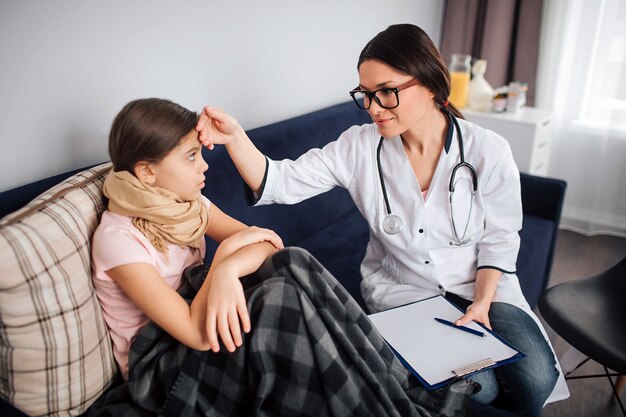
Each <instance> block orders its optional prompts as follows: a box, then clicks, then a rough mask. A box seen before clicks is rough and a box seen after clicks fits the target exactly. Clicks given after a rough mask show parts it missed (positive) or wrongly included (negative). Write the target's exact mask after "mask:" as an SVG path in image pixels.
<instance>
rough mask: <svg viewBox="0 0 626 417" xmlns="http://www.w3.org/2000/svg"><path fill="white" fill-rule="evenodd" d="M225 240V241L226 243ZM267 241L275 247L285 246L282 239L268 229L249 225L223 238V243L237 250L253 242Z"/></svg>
mask: <svg viewBox="0 0 626 417" xmlns="http://www.w3.org/2000/svg"><path fill="white" fill-rule="evenodd" d="M226 242H227V243H226ZM262 242H269V243H271V244H272V245H273V246H274V247H275V248H276V249H282V248H284V247H285V245H284V244H283V240H282V239H281V238H280V236H278V235H277V234H276V232H274V231H273V230H270V229H264V228H262V227H256V226H250V227H246V228H245V229H243V230H240V231H239V232H237V233H235V234H234V235H232V236H230V237H229V238H227V239H225V240H224V242H223V243H226V244H228V245H229V246H231V250H232V251H233V252H234V251H238V250H239V249H241V248H243V247H244V246H248V245H252V244H254V243H262Z"/></svg>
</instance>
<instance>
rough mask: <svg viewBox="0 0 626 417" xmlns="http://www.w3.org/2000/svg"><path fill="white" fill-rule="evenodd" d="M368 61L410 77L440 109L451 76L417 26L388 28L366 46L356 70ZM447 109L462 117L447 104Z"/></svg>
mask: <svg viewBox="0 0 626 417" xmlns="http://www.w3.org/2000/svg"><path fill="white" fill-rule="evenodd" d="M368 59H376V60H378V61H381V62H383V63H385V64H387V65H389V66H390V67H393V68H394V69H395V70H396V71H399V72H402V73H404V74H407V75H410V76H412V77H413V78H415V79H416V80H417V81H418V82H419V83H420V85H422V86H424V87H426V88H427V89H429V90H430V91H431V92H432V93H433V94H434V95H435V97H434V100H435V105H436V106H437V107H438V108H439V109H443V107H444V106H445V103H446V102H447V101H448V96H449V95H450V73H449V72H448V68H447V66H446V64H445V62H444V60H443V59H442V58H441V54H440V53H439V51H438V50H437V47H436V46H435V44H434V43H433V41H432V40H431V39H430V37H429V36H428V35H427V34H426V32H424V31H423V30H422V29H420V28H419V27H418V26H415V25H411V24H399V25H391V26H389V27H388V28H387V29H385V30H383V31H382V32H380V33H379V34H378V35H376V36H374V38H373V39H372V40H371V41H369V42H368V43H367V45H365V48H363V50H362V51H361V55H359V62H358V64H357V69H358V68H359V67H360V66H361V64H362V63H363V62H364V61H366V60H368ZM447 108H448V110H450V112H452V114H454V115H455V116H457V117H460V118H463V115H462V114H461V112H460V111H459V110H458V109H457V108H456V107H454V106H453V105H452V103H449V104H448V105H447Z"/></svg>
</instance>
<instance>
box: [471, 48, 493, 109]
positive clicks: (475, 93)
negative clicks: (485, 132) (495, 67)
mask: <svg viewBox="0 0 626 417" xmlns="http://www.w3.org/2000/svg"><path fill="white" fill-rule="evenodd" d="M485 71H487V61H485V60H484V59H479V60H477V61H476V62H474V65H473V66H472V75H473V77H472V80H471V81H470V83H469V106H470V109H472V110H476V111H489V110H491V100H492V99H493V88H491V86H490V85H489V83H488V82H487V80H485Z"/></svg>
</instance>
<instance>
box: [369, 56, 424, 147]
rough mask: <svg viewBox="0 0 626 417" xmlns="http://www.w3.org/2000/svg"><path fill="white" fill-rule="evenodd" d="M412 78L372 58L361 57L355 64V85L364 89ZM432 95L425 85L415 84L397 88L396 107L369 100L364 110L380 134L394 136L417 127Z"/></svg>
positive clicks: (395, 83) (402, 81)
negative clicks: (356, 75) (356, 72)
mask: <svg viewBox="0 0 626 417" xmlns="http://www.w3.org/2000/svg"><path fill="white" fill-rule="evenodd" d="M412 79H413V77H411V76H410V75H407V74H404V73H402V72H398V71H396V70H395V69H394V68H392V67H390V66H389V65H387V64H385V63H383V62H381V61H378V60H376V59H368V60H366V61H363V62H362V63H361V66H360V67H359V87H360V88H361V89H362V90H365V91H374V90H378V89H380V88H384V87H388V88H394V87H398V86H400V85H402V84H404V83H406V82H407V81H411V80H412ZM381 93H382V92H381ZM379 94H380V93H379ZM434 96H435V95H434V94H433V93H432V92H431V91H430V90H429V89H427V88H426V87H423V86H421V85H419V84H417V85H415V86H412V87H409V88H406V89H404V90H401V91H399V92H398V101H399V103H400V104H399V105H398V107H396V108H393V109H385V108H383V107H381V106H380V105H379V104H378V103H377V102H376V100H372V103H371V106H370V108H369V109H368V113H369V114H370V116H371V117H372V120H373V121H374V123H376V125H377V126H378V130H379V131H380V134H381V135H382V136H384V137H386V138H390V137H394V136H398V135H401V134H403V133H404V132H406V131H407V130H409V129H412V128H415V127H418V126H419V123H420V122H421V121H422V120H423V119H424V116H425V115H427V114H428V113H429V112H430V111H431V110H435V104H434V100H433V98H434Z"/></svg>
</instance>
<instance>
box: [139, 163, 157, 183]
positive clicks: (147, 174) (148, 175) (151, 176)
mask: <svg viewBox="0 0 626 417" xmlns="http://www.w3.org/2000/svg"><path fill="white" fill-rule="evenodd" d="M135 176H136V177H137V178H138V179H139V181H141V182H143V183H144V184H148V185H153V184H154V182H155V181H156V175H155V173H154V169H153V167H152V164H150V163H149V162H146V161H139V162H137V163H136V164H135Z"/></svg>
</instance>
